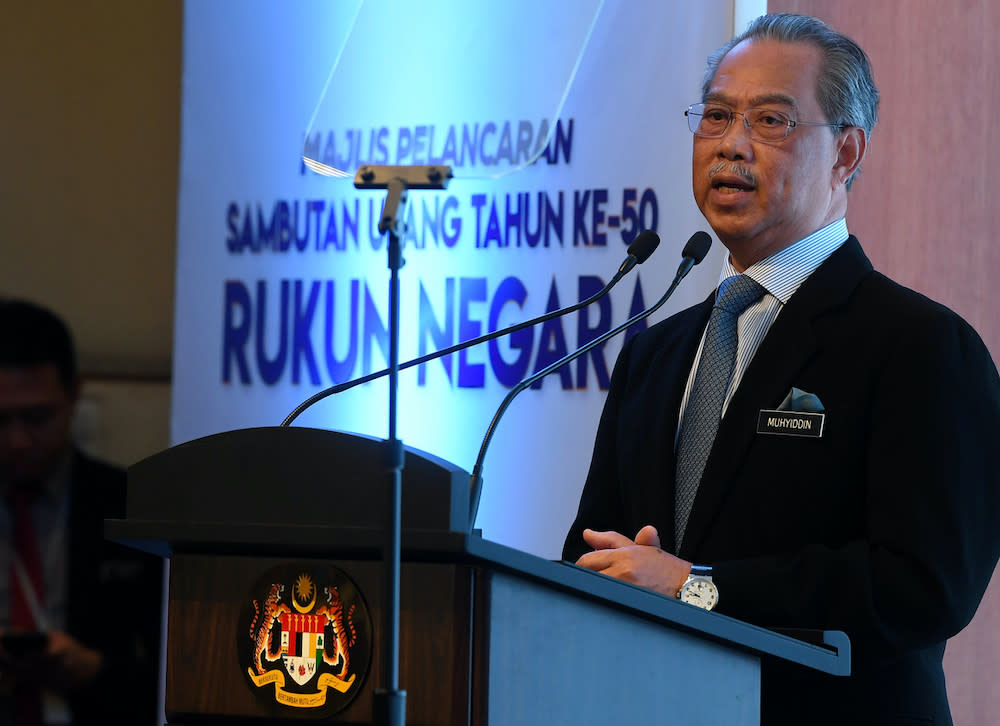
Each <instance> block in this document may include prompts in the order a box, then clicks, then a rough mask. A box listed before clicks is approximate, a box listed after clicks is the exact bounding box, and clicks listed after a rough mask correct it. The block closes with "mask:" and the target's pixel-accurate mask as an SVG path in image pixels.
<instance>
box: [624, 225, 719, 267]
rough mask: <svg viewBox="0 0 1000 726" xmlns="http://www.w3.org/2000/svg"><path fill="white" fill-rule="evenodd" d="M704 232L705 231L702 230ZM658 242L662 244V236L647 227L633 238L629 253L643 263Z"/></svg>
mask: <svg viewBox="0 0 1000 726" xmlns="http://www.w3.org/2000/svg"><path fill="white" fill-rule="evenodd" d="M702 234H705V233H704V232H702ZM706 236H707V235H706ZM658 244H660V236H659V235H658V234H656V232H654V231H653V230H651V229H647V230H645V231H644V232H640V233H639V236H638V237H636V238H635V239H634V240H632V244H630V245H629V246H628V253H629V255H631V256H632V257H634V258H635V261H636V262H638V263H639V264H640V265H641V264H642V263H643V262H645V261H646V260H648V259H649V256H650V255H651V254H653V250H655V249H656V246H657V245H658Z"/></svg>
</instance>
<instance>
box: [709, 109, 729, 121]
mask: <svg viewBox="0 0 1000 726" xmlns="http://www.w3.org/2000/svg"><path fill="white" fill-rule="evenodd" d="M703 115H704V117H705V118H706V119H707V120H709V121H725V120H726V119H728V118H729V112H728V111H726V110H724V109H721V108H706V109H705V112H704V114H703Z"/></svg>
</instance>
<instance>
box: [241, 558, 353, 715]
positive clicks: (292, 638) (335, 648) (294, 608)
mask: <svg viewBox="0 0 1000 726" xmlns="http://www.w3.org/2000/svg"><path fill="white" fill-rule="evenodd" d="M244 614H245V618H244V622H245V623H246V624H247V625H246V629H245V630H243V632H244V633H246V635H245V636H243V638H245V639H244V640H243V643H242V645H241V648H240V651H241V653H243V654H244V655H245V657H244V658H242V662H243V664H244V666H245V667H246V673H247V677H248V678H249V681H250V683H251V684H252V685H253V686H254V688H255V689H257V690H259V691H260V692H261V693H262V694H265V693H266V694H268V696H267V697H268V698H271V694H272V693H273V700H274V701H277V702H278V703H279V704H282V705H283V706H288V707H291V708H295V709H310V710H312V709H319V710H320V711H322V712H323V714H324V715H331V714H333V713H336V712H337V711H340V710H342V709H343V708H345V707H346V706H347V704H349V703H350V702H351V701H352V700H353V698H354V696H355V694H356V693H357V691H358V690H359V687H360V685H361V682H362V681H363V680H364V678H365V676H366V675H367V671H368V665H369V662H370V660H371V619H370V616H369V615H368V609H367V607H366V605H365V603H364V600H363V599H362V597H361V595H360V593H359V592H358V590H357V588H356V587H355V585H354V583H353V582H351V581H350V579H348V577H347V576H346V575H345V574H344V573H343V572H341V571H339V570H337V569H336V568H333V567H330V566H321V567H316V566H312V567H302V566H287V567H279V568H275V569H274V570H272V571H271V572H269V573H267V575H265V576H264V577H263V578H261V579H260V580H259V585H258V586H257V591H256V592H255V593H254V596H252V597H251V599H250V603H249V607H248V608H247V609H245V612H244ZM272 684H273V689H271V688H267V686H270V685H272Z"/></svg>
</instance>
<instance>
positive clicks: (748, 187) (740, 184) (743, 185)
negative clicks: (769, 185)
mask: <svg viewBox="0 0 1000 726" xmlns="http://www.w3.org/2000/svg"><path fill="white" fill-rule="evenodd" d="M712 188H713V189H718V190H719V191H721V192H726V193H735V192H751V191H753V190H754V186H753V185H752V184H750V183H748V182H746V181H744V180H742V179H734V178H720V179H714V180H713V181H712Z"/></svg>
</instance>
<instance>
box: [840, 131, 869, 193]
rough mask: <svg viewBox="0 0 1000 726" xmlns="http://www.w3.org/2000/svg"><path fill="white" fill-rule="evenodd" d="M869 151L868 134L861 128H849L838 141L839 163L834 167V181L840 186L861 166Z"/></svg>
mask: <svg viewBox="0 0 1000 726" xmlns="http://www.w3.org/2000/svg"><path fill="white" fill-rule="evenodd" d="M867 150H868V134H866V133H865V130H864V129H863V128H861V127H860V126H848V127H847V128H846V129H844V130H843V131H841V132H840V138H839V139H837V161H836V163H835V164H834V166H833V181H834V184H835V185H836V186H840V185H842V184H844V183H846V182H847V180H848V179H850V178H851V175H852V174H853V173H854V172H855V171H857V170H858V167H859V166H861V160H862V159H864V158H865V152H866V151H867Z"/></svg>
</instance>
